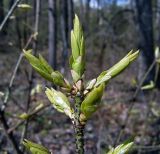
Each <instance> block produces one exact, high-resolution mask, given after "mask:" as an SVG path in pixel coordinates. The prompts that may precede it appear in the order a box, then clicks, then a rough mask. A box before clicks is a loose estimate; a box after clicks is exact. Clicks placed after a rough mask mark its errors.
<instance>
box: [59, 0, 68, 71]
mask: <svg viewBox="0 0 160 154" xmlns="http://www.w3.org/2000/svg"><path fill="white" fill-rule="evenodd" d="M60 7H61V8H60V9H61V33H62V44H63V51H62V72H63V73H64V70H65V66H66V60H67V57H68V5H67V1H66V0H61V1H60Z"/></svg>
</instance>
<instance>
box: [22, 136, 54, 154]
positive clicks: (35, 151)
mask: <svg viewBox="0 0 160 154" xmlns="http://www.w3.org/2000/svg"><path fill="white" fill-rule="evenodd" d="M23 145H24V146H25V147H26V148H27V149H28V150H29V151H30V152H31V153H32V154H51V152H49V150H48V149H47V148H45V147H43V146H42V145H40V144H36V143H33V142H31V141H29V140H26V139H24V141H23Z"/></svg>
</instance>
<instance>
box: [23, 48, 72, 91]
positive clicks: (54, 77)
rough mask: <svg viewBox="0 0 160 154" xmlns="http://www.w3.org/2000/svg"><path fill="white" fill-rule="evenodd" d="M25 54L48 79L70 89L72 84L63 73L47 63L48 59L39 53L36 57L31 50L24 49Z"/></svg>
mask: <svg viewBox="0 0 160 154" xmlns="http://www.w3.org/2000/svg"><path fill="white" fill-rule="evenodd" d="M24 55H25V57H26V58H27V60H28V61H29V62H30V64H31V65H32V67H33V68H34V69H35V70H36V71H37V72H38V73H39V74H40V75H41V76H42V77H43V78H45V79H46V80H48V81H50V82H53V83H54V84H55V85H58V86H60V87H65V88H69V89H70V85H69V84H68V83H67V82H65V80H64V77H63V75H62V74H61V73H60V72H58V71H54V70H53V69H52V67H51V66H50V65H49V64H48V63H47V61H46V60H45V59H44V58H43V57H42V56H41V55H39V57H38V58H37V57H35V56H33V55H32V54H31V50H28V51H24Z"/></svg>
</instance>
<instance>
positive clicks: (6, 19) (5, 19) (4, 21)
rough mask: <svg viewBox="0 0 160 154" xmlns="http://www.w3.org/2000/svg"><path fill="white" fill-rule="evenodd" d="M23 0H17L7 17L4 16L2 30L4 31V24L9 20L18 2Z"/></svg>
mask: <svg viewBox="0 0 160 154" xmlns="http://www.w3.org/2000/svg"><path fill="white" fill-rule="evenodd" d="M21 1H22V0H16V1H15V3H14V4H13V6H12V7H11V9H10V10H9V12H8V14H7V15H6V17H5V18H4V20H3V21H2V23H1V25H0V31H2V29H3V27H4V25H5V24H6V22H7V21H8V19H9V17H10V16H11V15H12V13H13V12H14V10H15V9H16V7H17V6H18V4H19V3H20V2H21Z"/></svg>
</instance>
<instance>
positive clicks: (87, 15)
mask: <svg viewBox="0 0 160 154" xmlns="http://www.w3.org/2000/svg"><path fill="white" fill-rule="evenodd" d="M90 1H91V0H87V2H86V11H85V17H86V22H85V29H86V31H88V30H89V25H90Z"/></svg>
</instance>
